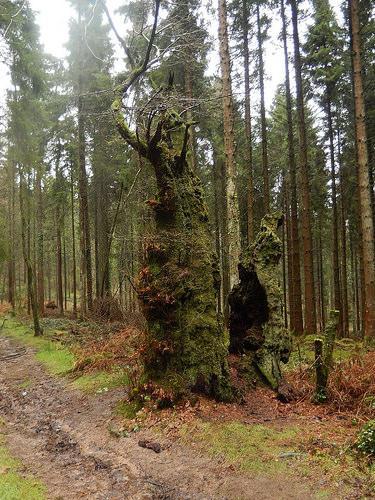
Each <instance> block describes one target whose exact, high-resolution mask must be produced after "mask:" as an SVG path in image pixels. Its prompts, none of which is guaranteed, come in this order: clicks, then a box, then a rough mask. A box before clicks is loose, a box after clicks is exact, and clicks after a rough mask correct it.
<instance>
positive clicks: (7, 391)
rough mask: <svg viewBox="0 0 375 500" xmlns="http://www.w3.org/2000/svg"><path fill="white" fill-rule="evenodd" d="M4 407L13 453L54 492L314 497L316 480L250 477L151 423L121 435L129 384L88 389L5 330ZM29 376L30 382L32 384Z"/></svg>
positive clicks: (1, 352) (0, 381)
mask: <svg viewBox="0 0 375 500" xmlns="http://www.w3.org/2000/svg"><path fill="white" fill-rule="evenodd" d="M0 359H1V364H0V412H1V417H2V419H3V420H4V423H5V425H4V429H3V432H4V434H5V436H6V444H7V447H8V448H9V450H10V452H11V453H12V454H13V455H14V456H16V457H18V458H19V459H21V460H22V463H23V465H24V471H23V472H24V473H25V474H33V475H35V476H36V477H38V478H40V479H41V481H42V482H43V483H44V484H45V485H46V487H47V491H48V498H51V499H57V498H59V499H79V498H89V499H97V500H105V499H123V498H132V499H144V498H153V499H204V498H207V499H209V498H215V499H222V498H223V499H224V498H228V499H231V498H246V499H253V498H254V499H273V498H279V499H284V498H285V499H286V498H288V499H293V498H295V499H309V498H313V497H312V496H311V495H312V492H311V490H309V489H308V486H307V485H306V486H305V487H304V486H302V485H301V486H300V485H299V484H298V482H299V481H298V478H296V481H290V480H287V481H283V479H282V478H280V479H278V478H274V479H272V478H269V477H266V475H265V476H264V477H263V476H261V475H259V476H256V477H249V476H243V475H241V474H239V473H236V472H235V471H233V470H232V469H230V468H228V467H227V466H225V464H223V463H220V461H219V460H214V459H212V458H209V457H206V456H204V455H202V454H200V453H197V451H196V450H194V449H192V448H189V447H185V446H182V445H181V444H179V443H176V442H170V443H166V442H162V451H161V452H160V453H156V452H155V451H153V450H152V449H147V448H142V447H140V446H139V441H140V440H147V439H151V440H153V441H154V442H155V441H158V439H159V440H160V436H159V438H158V437H157V436H153V435H152V434H150V430H148V431H141V432H139V433H135V434H131V435H130V436H129V437H123V438H117V437H115V436H113V433H111V432H109V428H110V425H111V421H112V418H113V407H114V405H115V404H116V402H117V401H118V400H119V399H120V398H121V397H123V396H124V395H125V390H124V389H120V390H113V391H110V392H108V393H104V394H95V395H88V394H85V393H82V392H80V391H78V390H75V389H72V388H70V387H69V385H68V384H67V383H66V381H64V379H60V378H55V377H51V376H50V375H48V374H47V373H46V372H45V370H44V369H43V367H42V366H41V365H40V364H39V363H38V362H37V361H36V359H35V358H34V352H33V350H32V349H31V348H25V347H23V346H20V345H18V344H17V343H16V342H15V341H14V340H12V339H8V338H6V337H0ZM25 381H27V387H25V385H26V384H25V383H24V382H25Z"/></svg>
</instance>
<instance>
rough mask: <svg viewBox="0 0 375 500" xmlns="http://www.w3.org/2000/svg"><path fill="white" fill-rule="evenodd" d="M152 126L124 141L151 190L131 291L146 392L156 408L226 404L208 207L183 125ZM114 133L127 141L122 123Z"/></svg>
mask: <svg viewBox="0 0 375 500" xmlns="http://www.w3.org/2000/svg"><path fill="white" fill-rule="evenodd" d="M114 109H115V111H116V104H114ZM154 120H155V123H156V124H155V127H154V128H153V131H154V133H153V135H152V136H148V137H145V138H144V140H141V139H140V137H139V135H138V137H137V138H135V137H134V135H133V136H130V137H131V138H132V140H134V146H135V147H136V148H137V149H138V151H139V153H140V154H141V155H142V156H144V157H145V158H146V159H147V160H148V161H149V163H150V164H151V166H152V168H153V170H154V173H155V177H156V182H157V190H158V192H157V196H156V198H155V199H153V200H149V201H148V205H149V206H150V207H151V208H152V209H153V211H154V213H155V221H156V229H155V232H154V234H153V235H150V236H149V237H148V238H147V241H146V252H145V261H144V266H143V268H142V270H141V273H140V279H139V284H138V285H139V286H138V294H139V298H140V301H141V305H142V311H143V313H144V315H145V317H146V320H147V322H148V331H147V336H146V346H145V351H144V360H145V375H146V381H147V384H146V386H147V387H148V389H149V390H150V392H153V394H154V395H156V396H157V397H158V399H159V400H163V398H164V399H165V400H168V399H174V398H176V397H179V396H181V395H182V394H184V393H187V392H189V391H198V392H202V393H205V394H208V395H212V396H214V397H216V398H218V399H221V400H227V399H229V398H230V397H231V387H230V383H229V370H228V365H227V353H228V345H229V338H228V335H227V334H226V333H225V330H224V328H223V325H222V322H221V318H220V317H219V316H218V314H217V310H216V304H217V293H218V289H219V282H220V279H219V272H218V261H217V257H216V256H215V254H214V251H213V247H212V238H211V234H210V227H209V223H208V212H207V207H206V204H205V202H204V198H203V191H202V186H201V182H200V180H199V178H198V177H197V176H196V175H195V174H194V173H193V171H192V170H191V168H190V166H189V164H188V161H187V147H188V130H189V124H186V123H184V121H183V120H182V119H181V117H180V116H179V115H178V113H176V112H174V111H162V112H160V113H159V114H155V115H154ZM118 126H119V128H120V129H121V130H122V131H123V133H124V135H126V134H131V132H130V131H128V130H127V129H124V128H123V127H124V126H125V127H126V125H125V124H124V123H123V121H118ZM149 133H150V131H148V134H149ZM158 394H159V396H158Z"/></svg>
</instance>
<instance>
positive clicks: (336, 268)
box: [326, 89, 343, 338]
mask: <svg viewBox="0 0 375 500" xmlns="http://www.w3.org/2000/svg"><path fill="white" fill-rule="evenodd" d="M326 93H327V103H326V105H327V120H328V137H329V156H330V165H331V190H332V236H333V238H332V274H333V304H334V309H335V310H336V311H339V313H340V314H339V317H338V323H337V336H338V337H339V338H340V337H342V334H343V326H342V305H341V287H340V264H339V230H338V212H337V195H336V191H337V190H336V170H335V169H336V167H335V149H334V137H333V125H332V107H331V99H330V91H329V89H326Z"/></svg>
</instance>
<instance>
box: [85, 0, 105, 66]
mask: <svg viewBox="0 0 375 500" xmlns="http://www.w3.org/2000/svg"><path fill="white" fill-rule="evenodd" d="M99 1H100V0H96V2H95V4H94V6H93V8H92V15H91V19H90V21H89V22H88V23H87V24H85V42H86V46H87V48H88V49H89V51H90V52H91V54H92V55H93V56H94V57H95V59H97V60H98V61H100V62H102V63H104V62H105V61H104V60H103V59H101V58H100V57H99V56H97V55H96V54H95V53H94V51H93V50H92V49H91V47H90V45H89V42H88V40H87V28H88V27H89V26H90V24H91V23H92V21H93V20H94V16H95V9H96V7H97V6H98V3H99Z"/></svg>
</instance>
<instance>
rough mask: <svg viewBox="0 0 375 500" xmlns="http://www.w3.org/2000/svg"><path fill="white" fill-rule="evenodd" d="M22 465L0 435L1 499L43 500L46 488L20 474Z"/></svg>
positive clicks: (33, 479)
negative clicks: (11, 453) (12, 454)
mask: <svg viewBox="0 0 375 500" xmlns="http://www.w3.org/2000/svg"><path fill="white" fill-rule="evenodd" d="M21 469H22V464H21V462H20V461H19V460H17V459H15V458H14V457H12V456H11V455H10V453H9V451H8V450H7V448H6V447H5V446H4V437H3V436H1V435H0V498H1V499H2V500H19V499H21V498H22V500H43V499H45V498H46V492H45V487H44V486H43V484H42V483H41V482H39V481H38V480H36V479H35V478H33V477H32V476H23V475H21V473H20V470H21Z"/></svg>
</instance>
